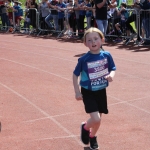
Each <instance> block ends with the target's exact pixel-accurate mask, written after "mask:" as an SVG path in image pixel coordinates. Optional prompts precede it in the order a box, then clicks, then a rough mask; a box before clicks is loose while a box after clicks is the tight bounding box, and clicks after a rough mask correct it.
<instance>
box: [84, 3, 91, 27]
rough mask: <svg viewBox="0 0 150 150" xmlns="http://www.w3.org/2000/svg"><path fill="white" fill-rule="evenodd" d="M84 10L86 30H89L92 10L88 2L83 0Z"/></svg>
mask: <svg viewBox="0 0 150 150" xmlns="http://www.w3.org/2000/svg"><path fill="white" fill-rule="evenodd" d="M84 9H85V10H86V14H85V16H86V20H87V27H86V29H89V28H90V27H91V19H92V10H93V8H92V5H91V3H90V0H85V6H84Z"/></svg>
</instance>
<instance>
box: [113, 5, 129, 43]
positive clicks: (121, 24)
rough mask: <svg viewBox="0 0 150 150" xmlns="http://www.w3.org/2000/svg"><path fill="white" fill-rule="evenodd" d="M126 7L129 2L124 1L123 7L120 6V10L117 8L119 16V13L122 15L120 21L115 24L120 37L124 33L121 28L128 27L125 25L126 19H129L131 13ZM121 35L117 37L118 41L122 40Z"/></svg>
mask: <svg viewBox="0 0 150 150" xmlns="http://www.w3.org/2000/svg"><path fill="white" fill-rule="evenodd" d="M126 7H127V4H126V3H124V2H122V3H121V8H120V10H118V9H117V8H116V10H117V13H118V16H119V15H120V16H121V20H120V22H119V23H116V24H115V27H116V29H117V31H118V35H119V37H120V36H121V35H122V30H121V28H122V29H125V27H126V26H125V25H126V21H127V19H128V17H129V14H128V12H127V10H126ZM120 27H121V28H120ZM119 37H118V38H117V39H116V42H120V41H122V39H121V38H119Z"/></svg>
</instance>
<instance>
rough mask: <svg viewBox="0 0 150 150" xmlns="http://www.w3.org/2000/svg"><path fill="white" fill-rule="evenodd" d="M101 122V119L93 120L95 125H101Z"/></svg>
mask: <svg viewBox="0 0 150 150" xmlns="http://www.w3.org/2000/svg"><path fill="white" fill-rule="evenodd" d="M100 121H101V118H99V117H97V118H93V122H94V124H99V123H100Z"/></svg>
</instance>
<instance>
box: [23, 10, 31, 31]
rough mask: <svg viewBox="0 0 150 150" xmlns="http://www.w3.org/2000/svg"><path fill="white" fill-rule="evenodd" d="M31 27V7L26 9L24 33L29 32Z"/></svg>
mask: <svg viewBox="0 0 150 150" xmlns="http://www.w3.org/2000/svg"><path fill="white" fill-rule="evenodd" d="M29 28H30V18H29V9H27V8H26V9H25V20H24V29H25V31H24V33H26V34H28V33H29Z"/></svg>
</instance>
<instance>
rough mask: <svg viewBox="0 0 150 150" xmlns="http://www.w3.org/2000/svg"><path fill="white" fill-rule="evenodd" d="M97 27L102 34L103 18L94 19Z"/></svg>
mask: <svg viewBox="0 0 150 150" xmlns="http://www.w3.org/2000/svg"><path fill="white" fill-rule="evenodd" d="M96 23H97V27H98V29H99V30H100V31H101V32H102V33H103V34H104V26H103V20H96Z"/></svg>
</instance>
